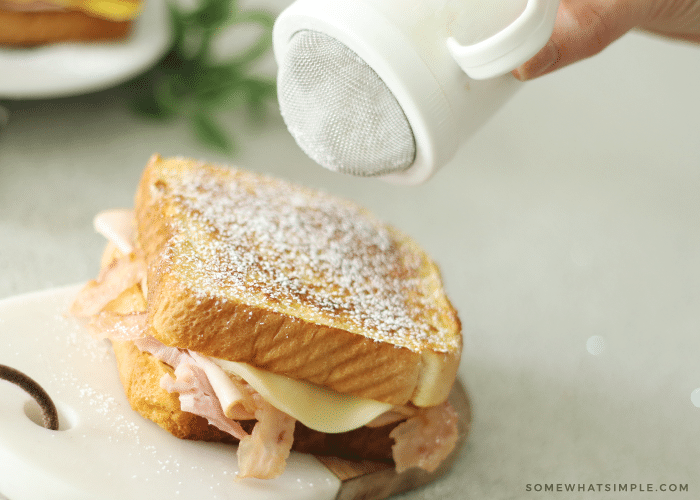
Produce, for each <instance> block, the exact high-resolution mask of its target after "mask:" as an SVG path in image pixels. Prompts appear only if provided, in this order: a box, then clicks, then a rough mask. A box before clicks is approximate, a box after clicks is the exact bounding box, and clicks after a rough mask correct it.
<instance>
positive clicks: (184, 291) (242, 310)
mask: <svg viewBox="0 0 700 500" xmlns="http://www.w3.org/2000/svg"><path fill="white" fill-rule="evenodd" d="M193 171H203V172H204V173H203V174H202V175H204V176H205V177H206V181H207V182H209V183H210V184H211V183H212V182H213V183H214V185H215V187H214V188H212V187H211V186H210V187H208V188H206V189H210V190H211V189H214V190H216V189H219V187H218V185H217V184H216V183H217V182H218V181H219V180H220V179H224V180H225V181H228V180H229V179H230V178H231V177H232V176H233V177H235V179H236V180H235V182H239V183H241V184H243V185H244V186H248V189H255V188H256V187H257V183H261V184H262V185H263V186H264V187H265V188H268V187H269V186H268V185H267V183H271V182H278V181H270V180H269V179H268V178H263V177H260V176H258V177H257V178H256V177H255V176H254V175H253V174H248V173H245V174H241V173H239V172H237V171H231V170H226V169H220V168H216V167H213V166H211V165H205V164H201V163H198V162H195V161H192V160H182V159H167V160H165V159H162V158H161V157H159V156H158V155H155V156H154V157H153V158H152V159H151V161H150V162H149V164H148V166H147V167H146V170H145V171H144V174H143V177H142V179H141V182H140V184H139V188H138V191H137V195H136V206H135V211H136V218H137V228H138V244H139V245H140V247H141V251H142V252H143V253H144V255H145V258H146V262H147V267H148V297H147V300H148V324H149V329H150V330H149V333H150V334H151V335H153V336H154V337H156V338H157V339H158V340H160V341H161V342H163V343H164V344H166V345H170V346H177V347H180V348H185V349H191V350H195V351H198V352H201V353H203V354H205V355H209V356H215V357H219V358H224V359H229V360H232V361H242V362H246V363H249V364H251V365H253V366H257V367H259V368H262V369H265V370H268V371H271V372H274V373H279V374H282V375H286V376H289V377H292V378H296V379H300V380H307V381H309V382H312V383H315V384H318V385H322V386H324V387H328V388H330V389H332V390H335V391H338V392H341V393H348V394H353V395H356V396H361V397H365V398H370V399H375V400H378V401H383V402H387V403H391V404H399V405H400V404H405V403H407V402H409V401H411V402H413V403H414V404H416V405H418V406H432V405H435V404H438V403H440V402H442V401H444V400H445V399H446V398H447V396H448V394H449V390H450V388H451V386H452V384H453V382H454V378H455V376H456V372H457V368H458V365H459V356H460V353H461V332H460V328H461V327H460V323H459V319H458V317H457V314H456V312H455V311H454V308H453V307H452V305H451V304H450V302H449V300H448V299H447V297H446V295H445V294H444V291H443V289H442V282H441V279H440V275H439V271H438V269H437V266H436V265H435V264H434V263H433V262H432V261H431V260H430V259H429V257H428V256H427V255H425V253H424V252H423V251H422V250H421V249H420V248H419V247H418V246H417V245H416V244H415V243H414V242H413V241H412V240H410V238H408V237H406V236H405V235H403V234H401V233H400V232H398V231H396V230H394V229H393V228H389V227H388V226H380V229H381V230H382V231H385V233H386V234H388V235H389V236H388V238H389V239H390V245H392V246H391V248H390V250H391V252H393V253H392V254H391V255H390V257H391V258H395V259H399V261H400V262H399V264H398V265H395V266H394V267H393V268H391V269H390V271H387V272H393V273H397V272H398V273H404V274H405V276H404V275H402V276H400V278H401V279H399V280H398V281H397V282H398V283H402V282H403V281H406V282H409V281H410V282H411V283H417V285H413V287H412V288H407V290H405V291H403V290H402V293H403V296H401V298H400V300H406V302H407V305H406V306H405V308H406V309H407V310H408V311H409V314H410V315H411V317H410V318H408V320H409V321H410V322H412V323H411V325H418V326H417V327H415V326H411V328H414V330H415V329H416V328H418V327H419V328H422V329H424V331H425V332H428V333H421V332H418V333H416V332H415V331H414V330H409V331H408V334H404V335H403V336H398V335H395V336H393V337H392V336H391V332H390V334H387V336H386V338H385V337H382V335H384V334H385V333H384V332H382V331H378V332H373V331H371V328H367V327H366V325H360V326H359V327H358V325H357V324H355V323H353V322H352V321H351V320H348V319H347V318H345V317H343V316H342V315H341V314H336V313H334V312H330V313H329V312H324V311H321V313H319V310H318V309H314V307H313V306H314V304H312V303H311V300H310V299H308V298H307V296H306V295H301V294H300V295H299V296H298V297H293V299H294V300H293V301H290V302H289V304H284V303H282V304H281V305H280V302H281V301H276V300H275V298H274V297H275V296H274V294H272V293H270V292H268V293H265V292H264V291H263V292H260V293H258V294H257V295H254V294H252V293H250V292H249V291H246V292H245V293H243V294H236V293H232V292H231V291H230V290H227V289H225V288H224V287H223V286H222V287H212V286H208V287H202V286H201V284H200V286H199V287H198V284H197V283H196V281H197V280H198V279H199V274H202V272H201V266H200V265H201V263H200V262H198V261H197V259H199V258H200V255H199V253H200V252H202V248H208V247H211V246H213V245H214V244H215V243H219V241H218V240H219V239H221V235H220V234H218V233H217V232H216V230H213V231H212V230H207V228H206V227H204V226H205V224H204V223H203V222H201V221H200V220H198V219H197V217H196V215H197V214H196V213H195V215H192V213H191V212H192V211H190V212H187V211H184V210H183V209H182V205H183V201H182V196H181V195H180V194H178V195H173V185H177V184H178V183H179V184H185V183H194V181H192V179H191V178H188V179H186V180H185V177H187V176H188V175H191V173H192V172H193ZM237 176H240V178H239V177H237ZM251 177H252V181H251ZM246 183H252V186H253V187H252V188H251V187H249V184H246ZM285 186H286V185H285ZM190 187H191V186H190ZM273 187H274V186H273ZM194 189H195V190H197V189H199V186H196V185H195V186H194ZM203 189H204V188H203ZM295 193H296V195H299V196H302V197H305V196H311V197H313V196H315V195H314V194H313V192H310V191H308V190H306V191H298V192H295ZM335 201H336V200H333V203H335ZM337 203H339V204H343V203H345V202H343V201H342V200H337ZM196 208H197V207H196ZM351 209H352V210H355V209H354V208H351ZM195 212H196V210H195ZM351 215H352V216H354V217H356V218H364V217H367V218H368V220H369V223H368V224H373V225H374V224H377V223H376V222H375V221H374V220H373V219H369V217H370V216H369V215H368V214H366V213H365V212H360V211H354V212H351ZM183 228H184V229H183ZM382 234H384V233H382ZM358 245H360V246H362V245H363V242H360V243H358ZM193 257H194V258H193ZM216 257H217V258H218V254H216ZM202 259H203V258H202ZM197 266H200V267H197ZM312 272H314V270H313V269H312ZM371 272H374V270H371ZM377 272H379V271H377ZM315 278H316V279H317V280H318V281H322V278H319V277H315ZM205 284H208V283H205ZM328 286H330V287H333V286H335V284H334V283H329V284H328ZM202 288H204V289H202ZM251 288H254V287H251ZM340 293H342V294H343V296H344V297H347V296H348V295H350V294H352V293H353V292H352V291H348V290H342V291H341V292H340ZM246 294H247V295H246ZM251 295H252V297H251ZM404 297H406V298H404ZM392 298H393V297H392ZM402 307H403V306H402ZM380 313H381V311H380ZM404 319H405V318H403V317H400V318H399V320H402V321H403V320H404ZM419 334H420V335H419ZM437 375H439V376H437Z"/></svg>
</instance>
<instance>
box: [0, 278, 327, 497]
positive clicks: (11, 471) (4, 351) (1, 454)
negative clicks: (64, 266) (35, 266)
mask: <svg viewBox="0 0 700 500" xmlns="http://www.w3.org/2000/svg"><path fill="white" fill-rule="evenodd" d="M79 288H80V285H76V286H72V287H66V288H60V289H54V290H48V291H45V292H39V293H33V294H29V295H24V296H20V297H15V298H10V299H5V300H2V301H0V364H4V365H8V366H11V367H13V368H16V369H18V370H20V371H22V372H24V373H26V374H27V375H29V376H30V377H32V378H34V379H35V380H36V381H37V382H39V384H41V385H42V386H43V387H44V389H45V390H46V391H47V392H48V393H49V395H50V396H51V397H52V398H53V399H54V402H55V403H56V406H57V408H58V410H59V419H60V421H61V426H60V428H59V429H60V430H58V431H49V430H46V429H44V428H43V427H41V426H39V425H37V424H36V423H34V421H33V420H32V419H30V418H28V416H27V413H29V414H30V415H31V414H32V410H31V409H32V408H34V407H35V405H34V404H33V400H32V399H31V397H30V396H29V395H27V394H26V393H25V392H23V391H22V390H21V389H19V388H17V387H16V386H14V385H12V384H10V383H7V382H5V381H1V380H0V498H2V495H5V496H7V498H9V499H11V500H37V499H41V498H50V499H52V500H64V499H65V500H81V499H96V498H99V499H101V500H108V499H115V500H124V499H127V498H128V499H130V500H139V499H148V500H158V499H164V500H165V499H167V500H175V499H177V498H182V499H195V498H196V499H197V500H210V499H212V500H213V499H236V500H247V499H255V500H263V499H272V498H277V499H279V498H284V499H285V500H302V499H304V500H311V499H314V500H316V499H318V500H330V499H333V498H335V497H336V495H337V492H338V490H339V488H340V481H339V480H338V479H337V478H336V477H335V476H334V475H332V474H331V473H330V472H329V471H328V469H326V468H325V467H324V466H323V465H321V463H320V462H318V461H317V460H316V459H315V458H313V457H311V456H308V455H302V454H298V453H292V455H291V456H290V458H289V460H288V462H287V469H286V470H285V472H284V474H283V475H282V476H280V477H279V478H277V479H275V480H271V481H262V480H255V479H253V480H245V481H241V482H235V480H234V478H235V475H236V472H237V463H236V454H235V451H236V448H235V447H233V446H228V445H220V444H215V443H199V442H193V441H185V440H180V439H176V438H174V437H172V436H171V435H170V434H168V433H167V432H164V431H163V430H162V429H161V428H160V427H158V426H157V425H156V424H154V423H152V422H150V421H147V420H144V419H143V418H141V417H140V415H138V414H137V413H136V412H134V411H132V410H131V408H130V406H129V403H128V401H127V400H126V397H125V396H124V392H123V389H122V386H121V383H120V382H119V377H118V375H117V369H116V363H115V361H114V356H113V355H112V352H111V348H110V347H109V344H108V343H107V342H106V341H98V340H94V339H93V338H91V337H90V336H89V335H88V334H87V333H86V331H85V330H84V328H83V327H82V325H81V324H80V323H79V322H78V321H77V320H76V319H74V318H72V317H69V316H66V314H65V312H66V310H67V308H68V306H69V304H70V302H71V300H72V298H73V297H74V296H75V294H76V293H77V291H78V290H79ZM27 408H30V410H29V411H27ZM37 412H38V410H37V411H34V413H37Z"/></svg>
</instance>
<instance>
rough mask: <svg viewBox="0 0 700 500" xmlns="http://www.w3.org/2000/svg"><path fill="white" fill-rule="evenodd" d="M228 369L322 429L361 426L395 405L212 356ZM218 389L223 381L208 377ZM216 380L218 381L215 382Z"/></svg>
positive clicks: (279, 406)
mask: <svg viewBox="0 0 700 500" xmlns="http://www.w3.org/2000/svg"><path fill="white" fill-rule="evenodd" d="M209 359H210V360H212V361H214V362H215V363H216V364H217V365H219V366H220V367H221V368H222V369H223V370H224V371H225V372H228V373H233V374H235V375H238V376H239V377H241V378H242V379H243V380H245V381H246V382H248V383H249V384H250V385H251V386H252V387H253V388H254V389H255V390H256V391H258V392H259V393H260V395H261V396H262V397H263V398H265V400H266V401H267V402H268V403H270V404H271V405H272V406H274V407H275V408H277V409H278V410H281V411H283V412H285V413H286V414H287V415H290V416H292V417H294V418H295V419H297V420H298V421H299V422H301V423H302V424H304V425H305V426H307V427H309V428H310V429H313V430H315V431H319V432H326V433H336V432H347V431H351V430H353V429H357V428H359V427H362V426H363V425H365V424H367V423H369V422H371V421H372V420H374V419H375V418H376V417H378V416H379V415H381V414H382V413H385V412H387V411H389V410H391V409H392V408H393V406H392V405H390V404H388V403H381V402H379V401H374V400H372V399H365V398H359V397H357V396H352V395H350V394H341V393H339V392H335V391H331V390H329V389H326V388H323V387H319V386H317V385H314V384H310V383H309V382H304V381H300V380H294V379H291V378H289V377H285V376H284V375H278V374H276V373H270V372H267V371H265V370H260V369H259V368H255V367H253V366H250V365H248V364H246V363H238V362H234V361H226V360H223V359H218V358H209ZM209 381H210V382H211V384H212V387H213V388H214V391H215V392H217V393H218V392H219V391H220V390H223V388H218V387H216V385H220V384H222V383H224V382H221V381H219V380H217V379H216V378H214V380H212V377H210V378H209ZM215 384H216V385H215Z"/></svg>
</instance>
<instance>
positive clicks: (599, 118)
mask: <svg viewBox="0 0 700 500" xmlns="http://www.w3.org/2000/svg"><path fill="white" fill-rule="evenodd" d="M0 78H2V76H1V75H0ZM699 89H700V47H698V46H692V45H685V44H679V43H673V42H668V41H665V40H661V39H658V38H653V37H650V36H647V35H644V34H639V33H633V34H629V35H627V36H625V37H624V38H623V39H621V40H620V41H618V42H616V43H615V44H614V45H613V46H611V47H610V48H609V49H608V50H606V51H605V52H604V53H603V54H601V55H599V56H597V57H595V58H593V59H590V60H588V61H586V62H583V63H580V64H578V65H575V66H572V67H570V68H567V69H565V70H563V71H561V72H559V73H558V74H554V75H551V76H547V77H545V78H542V79H540V80H538V81H534V82H530V83H527V84H524V85H523V88H522V90H521V91H520V92H519V93H518V94H516V96H515V97H514V98H513V99H512V100H511V101H510V102H509V103H508V104H507V105H506V106H505V107H504V108H503V109H502V110H501V111H500V112H499V113H498V114H497V115H496V116H495V117H494V118H493V120H492V121H490V122H489V123H488V124H487V125H486V126H485V127H484V128H483V129H482V130H481V131H480V132H479V133H478V134H477V135H476V136H475V137H474V138H473V139H472V140H471V141H470V142H469V143H468V144H466V145H465V146H464V147H463V148H462V149H461V150H460V151H459V153H458V154H457V156H456V157H455V159H454V161H452V162H451V164H449V165H448V166H446V167H445V168H444V169H443V170H442V171H440V172H439V173H438V175H437V176H436V177H435V178H433V179H432V180H431V181H429V182H428V183H427V184H425V185H422V186H419V187H397V186H393V185H389V184H385V183H382V182H380V181H377V180H367V179H356V178H351V177H346V176H341V175H338V174H333V173H331V172H327V171H325V170H323V169H321V168H320V167H318V166H316V165H315V164H314V163H313V162H312V161H311V160H309V159H307V158H306V157H305V156H304V154H303V153H302V152H301V151H300V150H299V149H298V148H297V147H296V145H295V144H294V142H293V140H292V139H291V137H290V136H289V134H288V133H287V131H286V129H285V128H284V125H283V123H282V121H281V119H280V118H279V116H278V115H277V113H276V112H275V111H274V110H273V111H272V112H271V113H270V117H269V119H268V121H267V123H266V124H265V125H264V126H263V127H262V128H260V129H257V130H253V129H251V128H250V127H248V126H247V125H246V123H245V121H244V120H241V119H239V118H238V117H228V116H227V117H224V121H225V123H226V124H227V127H229V129H230V130H233V131H234V132H235V134H236V135H237V137H238V139H239V142H240V144H241V145H242V150H241V151H240V153H239V154H238V155H237V156H236V157H235V158H227V157H224V156H222V155H220V154H217V153H215V152H212V151H211V150H208V149H206V148H203V147H202V146H200V145H199V144H198V143H197V142H196V141H195V140H194V139H193V137H192V136H191V134H190V132H189V129H188V128H187V125H186V124H185V123H183V122H175V123H171V124H166V125H163V124H158V123H154V122H150V121H147V120H144V119H142V118H140V117H137V116H135V115H134V114H132V113H131V112H130V111H129V110H128V109H127V107H126V105H125V99H124V96H123V94H122V93H121V92H120V91H115V90H107V91H103V92H99V93H95V94H90V95H85V96H78V97H72V98H63V99H55V100H41V101H18V102H10V103H6V105H7V107H8V108H9V110H10V120H9V123H8V125H7V127H5V128H4V129H3V130H1V131H0V298H4V297H10V296H13V295H17V294H22V293H25V292H30V291H35V290H42V289H46V288H50V287H55V286H61V285H66V284H71V283H77V282H81V281H84V280H87V279H89V278H92V277H93V276H94V275H95V273H96V271H97V269H98V261H99V256H100V252H101V249H102V246H103V241H102V238H101V237H100V236H99V235H97V234H95V233H94V231H93V229H92V225H91V220H92V217H93V215H94V214H95V213H96V212H98V211H99V210H102V209H106V208H111V207H122V206H130V205H131V203H132V198H133V193H134V188H135V186H136V183H137V181H138V179H139V175H140V173H141V170H142V168H143V166H144V165H145V163H146V161H147V159H148V157H149V156H150V155H151V154H152V153H153V152H159V153H161V154H163V155H184V156H191V157H196V158H202V159H208V160H212V161H219V162H228V163H232V164H237V165H240V166H245V167H247V168H250V169H253V170H256V171H261V172H267V173H272V174H275V175H279V176H283V177H286V178H288V179H292V180H295V181H298V182H301V183H304V184H306V185H310V186H315V187H320V188H322V189H324V190H326V191H329V192H332V193H336V194H339V195H341V196H344V197H347V198H350V199H353V200H356V201H358V202H360V203H362V204H364V205H366V206H368V207H369V208H371V209H372V210H373V211H375V212H376V213H377V214H378V215H379V216H381V217H382V218H384V219H385V220H387V221H389V222H391V223H393V224H394V225H396V226H398V227H400V228H401V229H403V230H405V231H407V232H408V233H410V234H412V235H413V236H414V237H415V238H416V239H417V240H418V241H419V242H420V243H421V244H422V245H423V246H424V247H425V248H426V249H427V250H428V251H429V252H430V253H431V254H432V255H433V256H434V258H435V259H436V261H437V262H438V263H439V264H440V266H441V269H442V272H443V275H444V279H445V282H446V286H447V289H448V292H449V294H450V296H451V298H452V300H453V302H454V304H455V306H456V308H457V309H458V310H459V313H460V317H461V320H462V324H463V332H464V340H465V344H464V355H463V361H462V365H461V368H460V377H461V379H462V380H463V381H464V383H465V385H466V387H467V389H468V391H469V393H470V395H471V398H472V401H473V407H474V422H473V426H472V431H471V435H470V437H469V441H468V444H467V446H466V447H465V448H464V449H463V451H462V453H461V455H460V458H459V461H458V463H457V464H456V466H455V468H454V470H453V471H452V472H451V474H449V475H448V476H447V477H446V478H444V479H443V480H440V481H438V482H437V483H435V484H433V485H430V486H428V487H426V488H424V489H422V490H419V491H417V492H413V493H409V494H406V495H405V498H410V499H418V498H436V499H437V498H448V499H484V500H492V499H503V500H505V499H517V498H557V499H558V498H567V499H569V498H572V499H573V498H577V499H578V498H581V499H592V498H698V497H699V496H700V409H699V408H697V407H695V406H694V404H693V402H692V401H691V393H692V392H693V391H694V390H695V389H696V388H699V387H700V363H699V362H698V355H699V354H700V91H699ZM594 336H599V337H600V338H601V339H602V341H603V342H604V349H603V351H602V352H601V353H599V354H591V352H589V349H587V344H588V346H589V347H590V345H591V344H590V342H589V339H591V337H594ZM593 352H597V351H593ZM545 484H553V485H554V487H555V488H556V485H557V484H576V485H584V486H585V488H586V489H587V490H589V489H590V487H591V485H592V487H593V488H594V489H602V491H595V492H594V491H585V492H582V491H578V489H577V491H575V492H572V493H565V492H556V491H555V492H553V493H546V494H545V493H537V492H535V491H528V485H530V488H533V489H534V488H535V487H537V485H540V486H543V485H545ZM617 484H626V485H628V488H631V485H632V484H635V485H640V484H641V485H643V488H645V489H647V488H648V486H647V485H651V486H652V487H653V489H654V490H656V489H658V488H660V487H661V485H664V484H667V485H671V484H675V485H687V487H688V490H689V491H688V492H687V493H675V494H670V493H662V492H659V491H652V492H648V493H647V492H645V493H641V492H639V491H634V492H629V491H628V492H626V493H625V492H622V493H620V492H615V493H610V492H608V493H606V492H605V485H617ZM598 485H601V486H598ZM577 488H578V486H577ZM636 488H639V486H636Z"/></svg>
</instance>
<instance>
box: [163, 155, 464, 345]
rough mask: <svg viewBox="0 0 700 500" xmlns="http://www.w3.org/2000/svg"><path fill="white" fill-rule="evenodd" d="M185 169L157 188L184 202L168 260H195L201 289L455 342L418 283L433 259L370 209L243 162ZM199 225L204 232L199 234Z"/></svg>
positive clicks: (399, 339)
mask: <svg viewBox="0 0 700 500" xmlns="http://www.w3.org/2000/svg"><path fill="white" fill-rule="evenodd" d="M181 173H182V175H183V177H182V178H181V179H179V182H177V183H172V184H167V186H166V185H163V184H160V189H161V190H162V195H163V196H167V197H170V198H171V199H172V200H173V201H174V203H173V205H172V206H173V207H175V210H177V211H179V212H180V213H179V214H178V215H179V216H176V217H172V218H171V220H172V221H173V224H176V225H177V227H176V228H174V233H175V234H176V235H178V236H177V240H176V241H174V242H172V243H173V246H174V251H173V252H172V255H173V256H174V257H173V258H175V259H178V261H177V262H174V263H173V264H174V265H173V269H182V268H185V269H191V268H193V267H194V268H195V269H196V272H194V273H189V272H188V275H190V276H194V277H195V280H194V281H193V282H191V284H190V286H191V287H192V290H193V291H194V292H195V293H196V294H197V295H201V297H202V298H205V297H207V298H211V296H212V294H214V295H216V296H217V297H218V298H221V299H222V300H226V297H229V296H231V295H235V296H236V297H237V299H238V300H241V301H245V302H246V303H248V304H250V305H258V304H261V303H263V302H264V304H265V305H266V307H269V305H270V304H271V303H272V304H275V305H277V306H279V307H280V308H281V309H285V310H286V309H290V308H291V309H294V308H296V307H297V305H298V304H300V303H301V304H303V305H304V307H305V308H306V309H307V310H308V312H309V316H308V317H307V318H306V319H307V320H310V321H314V322H317V323H320V324H323V323H324V321H326V318H327V317H328V316H329V315H333V316H335V317H336V318H342V319H343V320H344V321H346V322H348V323H349V324H351V325H354V326H355V327H356V328H357V330H359V331H361V332H362V333H363V335H365V336H367V337H369V338H372V339H373V340H376V341H379V342H387V343H391V344H394V345H397V346H401V347H406V348H408V349H411V350H413V351H416V352H420V351H421V350H422V349H425V348H426V347H428V348H430V349H432V350H435V351H439V352H448V351H454V350H455V349H456V348H457V345H458V344H457V343H458V338H457V337H456V336H455V335H454V325H453V324H449V325H447V326H446V327H443V328H440V326H441V325H439V324H437V325H436V324H435V320H434V318H436V317H438V318H439V317H440V315H444V311H440V310H436V305H435V298H434V297H433V296H432V295H431V294H429V293H425V290H424V288H425V286H426V283H425V267H426V265H428V266H432V265H433V264H432V263H427V262H426V259H427V257H426V256H425V255H424V254H423V253H422V252H419V251H417V250H416V248H415V246H414V245H406V244H405V241H406V237H405V236H404V235H402V234H400V233H399V232H398V231H396V230H394V229H392V228H391V227H389V226H387V225H385V224H383V223H381V222H380V221H378V220H377V219H375V218H374V217H373V216H372V215H371V214H369V213H368V212H367V211H365V210H363V209H362V208H360V207H358V206H356V205H354V204H351V203H349V202H345V201H341V200H339V199H338V198H335V197H333V196H330V195H327V194H325V193H322V192H319V191H313V190H309V189H305V188H302V187H299V186H296V185H293V184H291V183H288V182H284V181H281V180H278V179H272V178H269V177H261V176H259V175H256V174H252V173H249V172H243V171H237V170H233V169H230V170H226V171H225V175H222V173H221V170H217V171H216V174H213V172H212V170H211V169H210V168H193V169H187V170H183V171H181ZM202 232H204V234H207V235H208V237H207V238H206V239H202V238H201V237H198V236H196V235H199V234H201V233H202ZM180 245H193V247H194V253H192V252H184V251H179V249H178V246H180ZM184 260H186V261H187V262H183V261H184ZM329 284H332V286H329ZM407 297H410V299H411V300H410V301H407V299H406V298H407ZM438 304H439V303H438Z"/></svg>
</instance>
